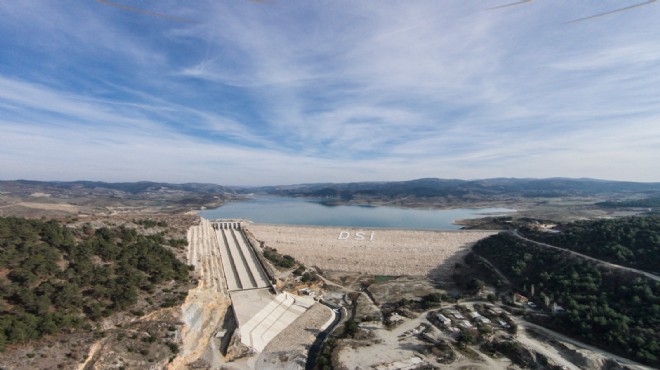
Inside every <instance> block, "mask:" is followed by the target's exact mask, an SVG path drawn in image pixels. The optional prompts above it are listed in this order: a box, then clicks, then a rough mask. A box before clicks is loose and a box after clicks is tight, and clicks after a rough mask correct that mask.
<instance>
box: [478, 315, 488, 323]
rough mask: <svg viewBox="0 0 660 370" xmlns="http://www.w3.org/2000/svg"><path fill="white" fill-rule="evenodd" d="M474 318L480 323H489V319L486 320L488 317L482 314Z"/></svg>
mask: <svg viewBox="0 0 660 370" xmlns="http://www.w3.org/2000/svg"><path fill="white" fill-rule="evenodd" d="M475 320H477V322H478V323H480V324H490V320H488V318H486V317H483V316H479V317H477V318H475Z"/></svg>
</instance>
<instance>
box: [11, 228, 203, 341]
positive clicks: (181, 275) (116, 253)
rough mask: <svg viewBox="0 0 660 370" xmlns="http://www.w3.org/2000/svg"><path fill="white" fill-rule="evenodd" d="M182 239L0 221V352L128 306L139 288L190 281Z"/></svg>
mask: <svg viewBox="0 0 660 370" xmlns="http://www.w3.org/2000/svg"><path fill="white" fill-rule="evenodd" d="M179 244H181V240H175V239H169V240H168V239H166V238H165V237H164V234H163V233H154V234H151V235H142V234H140V233H138V231H136V230H135V229H132V228H126V227H124V226H121V227H114V228H108V227H101V228H93V227H91V226H90V225H89V224H85V225H83V226H82V227H77V228H72V227H68V226H66V225H63V224H61V223H60V222H58V221H40V220H28V219H22V218H12V217H10V218H0V350H2V349H3V348H4V347H5V346H6V345H7V344H12V343H21V342H26V341H29V340H33V339H38V338H41V337H43V336H44V335H48V334H55V333H59V332H64V331H72V330H76V329H89V328H91V327H92V324H93V323H94V322H95V321H98V320H100V319H102V318H104V317H108V316H110V315H112V314H113V313H116V312H120V311H127V310H130V309H131V308H132V307H134V305H135V304H136V303H137V301H138V294H139V293H140V291H144V292H153V291H154V289H155V288H156V287H157V286H159V285H160V284H163V283H166V282H171V281H176V282H185V281H188V280H189V279H190V276H189V275H190V269H191V267H190V266H188V265H186V264H184V263H182V262H181V261H179V260H178V259H177V258H176V257H175V255H174V253H173V252H172V251H171V250H170V248H171V246H172V245H174V246H176V245H179Z"/></svg>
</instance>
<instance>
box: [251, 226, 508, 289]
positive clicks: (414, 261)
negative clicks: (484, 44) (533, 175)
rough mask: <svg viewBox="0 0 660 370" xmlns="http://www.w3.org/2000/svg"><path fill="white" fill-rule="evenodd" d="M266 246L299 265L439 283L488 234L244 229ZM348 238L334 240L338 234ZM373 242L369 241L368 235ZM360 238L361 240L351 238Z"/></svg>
mask: <svg viewBox="0 0 660 370" xmlns="http://www.w3.org/2000/svg"><path fill="white" fill-rule="evenodd" d="M249 229H250V231H252V233H253V234H254V235H255V237H256V238H257V239H259V240H261V241H264V242H265V243H266V245H268V246H270V247H273V248H276V249H277V250H278V252H280V253H282V254H289V255H291V256H293V257H295V258H296V259H298V260H299V261H301V262H302V263H304V264H305V265H308V266H318V267H319V268H321V269H327V270H339V271H348V272H359V273H363V274H374V275H418V276H430V277H439V276H441V275H444V273H445V272H446V271H447V270H449V269H450V268H451V267H452V266H453V265H454V262H458V261H460V259H461V258H462V257H463V256H464V255H465V254H466V253H467V252H468V250H469V246H471V245H472V244H473V243H474V242H476V241H477V240H479V239H483V238H485V237H487V236H489V235H493V234H495V233H496V232H493V231H417V230H391V229H349V228H336V227H307V226H285V225H257V224H254V225H250V226H249ZM342 231H348V232H350V237H349V238H348V239H347V240H339V239H338V238H339V235H340V232H342ZM372 231H373V232H374V234H373V235H374V237H373V240H371V241H370V240H369V238H370V236H371V232H372ZM356 232H364V235H365V236H364V240H356V238H355V233H356Z"/></svg>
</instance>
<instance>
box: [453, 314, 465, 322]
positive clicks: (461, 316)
mask: <svg viewBox="0 0 660 370" xmlns="http://www.w3.org/2000/svg"><path fill="white" fill-rule="evenodd" d="M452 316H454V318H455V319H456V320H463V319H465V317H463V315H461V314H460V313H455V314H452Z"/></svg>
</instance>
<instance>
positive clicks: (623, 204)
mask: <svg viewBox="0 0 660 370" xmlns="http://www.w3.org/2000/svg"><path fill="white" fill-rule="evenodd" d="M596 205H597V206H600V207H603V208H658V207H660V197H652V198H646V199H637V200H624V201H620V202H600V203H596Z"/></svg>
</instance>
